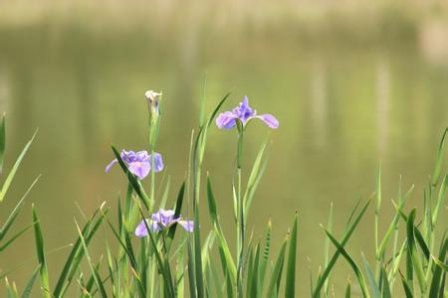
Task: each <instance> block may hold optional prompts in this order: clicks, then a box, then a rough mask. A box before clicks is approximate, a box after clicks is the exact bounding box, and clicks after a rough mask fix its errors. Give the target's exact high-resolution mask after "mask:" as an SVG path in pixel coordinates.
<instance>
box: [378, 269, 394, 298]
mask: <svg viewBox="0 0 448 298" xmlns="http://www.w3.org/2000/svg"><path fill="white" fill-rule="evenodd" d="M380 281H381V282H380V289H381V298H392V294H391V290H390V289H391V287H390V284H389V280H388V279H387V273H386V270H385V269H384V267H381V277H380Z"/></svg>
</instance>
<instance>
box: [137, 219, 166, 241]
mask: <svg viewBox="0 0 448 298" xmlns="http://www.w3.org/2000/svg"><path fill="white" fill-rule="evenodd" d="M145 220H146V224H145V221H144V220H142V221H141V222H140V223H139V224H138V226H137V228H135V236H137V237H140V238H142V237H146V236H148V229H147V228H146V225H148V227H149V229H150V231H151V232H154V233H157V232H159V231H160V226H159V224H158V223H157V222H156V221H154V220H149V219H145Z"/></svg>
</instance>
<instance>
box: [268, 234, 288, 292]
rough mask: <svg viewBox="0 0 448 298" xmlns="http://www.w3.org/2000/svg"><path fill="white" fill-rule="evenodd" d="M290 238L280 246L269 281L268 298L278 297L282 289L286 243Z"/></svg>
mask: <svg viewBox="0 0 448 298" xmlns="http://www.w3.org/2000/svg"><path fill="white" fill-rule="evenodd" d="M287 244H288V240H287V239H285V240H284V241H283V244H282V246H281V248H280V252H279V254H278V257H277V260H276V261H275V265H274V270H273V271H272V275H271V281H270V282H269V288H268V295H267V298H276V297H278V291H279V289H280V282H281V279H282V272H283V265H284V263H285V254H286V245H287Z"/></svg>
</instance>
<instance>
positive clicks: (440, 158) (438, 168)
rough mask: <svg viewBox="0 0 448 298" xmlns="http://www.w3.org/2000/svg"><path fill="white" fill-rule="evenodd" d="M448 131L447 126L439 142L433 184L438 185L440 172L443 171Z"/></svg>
mask: <svg viewBox="0 0 448 298" xmlns="http://www.w3.org/2000/svg"><path fill="white" fill-rule="evenodd" d="M447 133H448V128H446V129H445V131H444V132H443V135H442V139H441V141H440V144H439V148H438V149H437V154H436V163H435V166H434V172H433V174H432V179H431V184H432V185H433V186H436V185H437V182H438V181H439V178H440V174H441V172H442V167H443V153H444V151H445V139H446V135H447Z"/></svg>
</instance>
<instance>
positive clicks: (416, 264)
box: [407, 209, 426, 293]
mask: <svg viewBox="0 0 448 298" xmlns="http://www.w3.org/2000/svg"><path fill="white" fill-rule="evenodd" d="M415 212H416V211H415V209H414V210H412V211H411V214H410V215H409V217H408V221H407V241H408V251H409V255H410V257H411V261H412V266H413V268H414V269H415V273H416V275H417V280H418V283H419V286H420V290H421V292H422V293H424V292H425V290H426V285H425V275H424V272H423V267H422V264H421V261H420V258H419V256H418V255H417V249H416V247H415V232H414V220H415Z"/></svg>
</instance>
